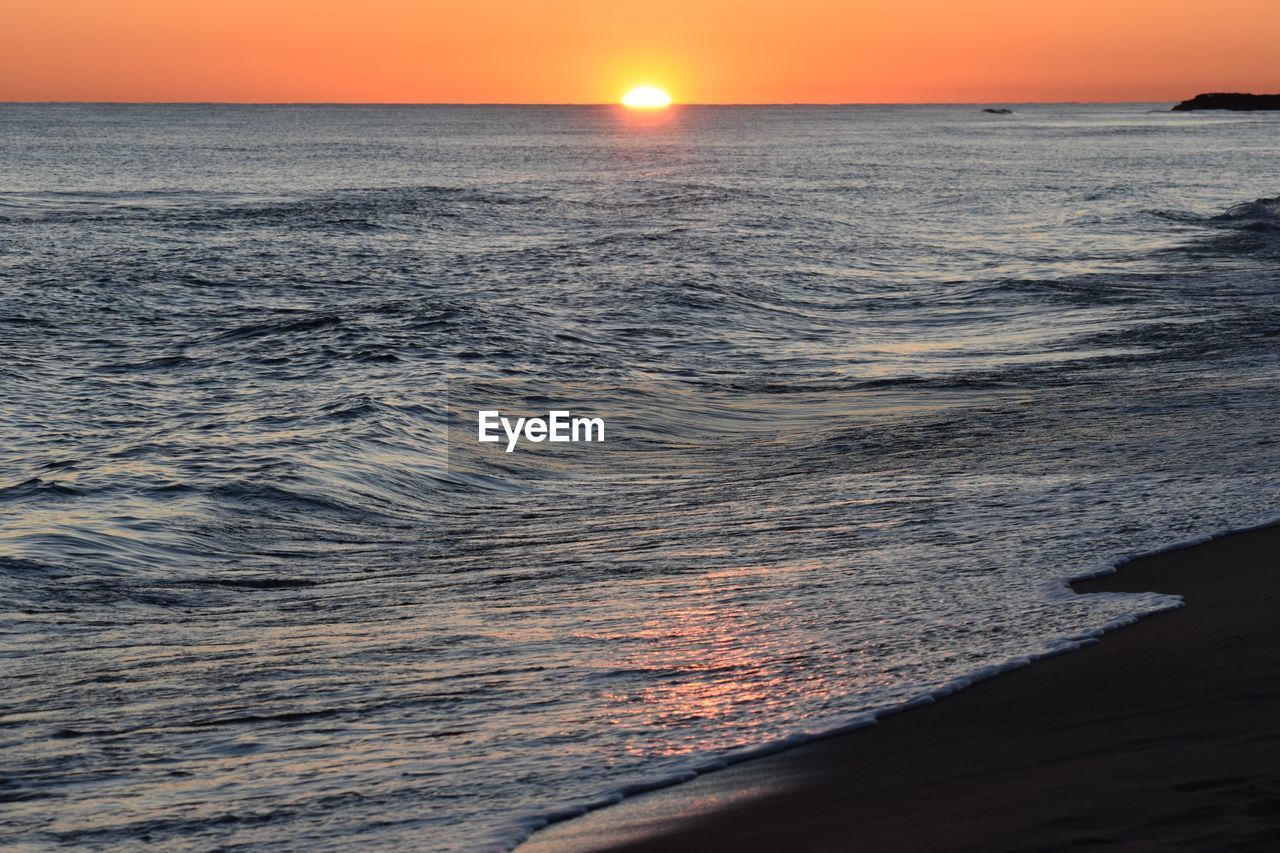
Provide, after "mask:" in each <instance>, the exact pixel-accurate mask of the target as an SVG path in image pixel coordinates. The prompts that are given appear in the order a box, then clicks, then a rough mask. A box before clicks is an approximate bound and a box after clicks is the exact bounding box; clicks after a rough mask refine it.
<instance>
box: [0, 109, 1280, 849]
mask: <svg viewBox="0 0 1280 853" xmlns="http://www.w3.org/2000/svg"><path fill="white" fill-rule="evenodd" d="M1166 108H1167V105H1115V106H1084V105H1082V106H1027V107H1019V108H1017V110H1016V112H1015V114H1014V115H1012V116H993V115H988V114H984V113H981V112H980V111H979V110H978V109H977V108H976V107H969V106H959V107H828V108H821V107H811V108H809V107H741V108H736V107H725V108H717V107H683V108H678V109H674V110H671V111H668V112H667V113H664V114H661V115H658V116H636V115H630V114H626V113H623V112H620V111H619V110H616V109H614V108H610V107H576V108H575V107H545V108H507V107H230V106H145V107H144V106H138V107H134V106H83V105H81V106H75V105H71V106H53V105H36V106H22V105H9V106H0V602H2V604H0V608H2V610H3V613H2V614H0V660H2V662H3V664H2V666H0V679H2V683H3V693H2V694H0V695H2V697H3V698H2V701H0V800H4V807H3V809H0V845H3V846H6V847H12V846H20V845H29V846H32V847H46V846H51V845H59V844H62V845H74V846H84V847H90V848H96V849H109V848H125V847H128V848H135V847H139V846H148V845H149V846H152V847H155V848H157V849H167V850H171V849H209V848H211V847H217V846H237V847H245V848H261V849H267V848H270V849H302V848H306V849H311V850H315V849H335V850H337V849H349V848H350V847H351V846H352V845H380V846H386V847H396V848H403V847H409V848H415V849H430V850H471V849H481V848H506V847H510V846H512V845H514V844H516V843H517V842H518V841H519V840H520V839H521V838H523V837H525V836H526V835H527V834H528V832H530V831H531V830H533V829H534V828H536V827H537V826H538V825H540V824H541V823H543V822H545V821H546V820H548V819H552V818H557V817H563V816H566V815H569V814H572V813H573V812H574V811H575V810H579V809H581V808H584V807H590V806H594V805H600V804H603V803H606V802H608V801H610V800H611V799H616V798H617V797H618V796H620V795H622V794H624V793H627V792H630V791H634V790H639V789H641V788H643V787H645V786H648V785H653V784H658V783H661V782H664V781H672V780H675V779H679V778H683V777H685V776H688V775H689V774H691V773H692V772H696V771H700V770H706V769H710V768H713V767H715V766H716V765H717V763H719V762H723V761H725V760H733V759H735V758H737V757H741V756H743V755H747V754H751V752H752V751H753V750H760V749H762V748H763V749H767V748H770V745H776V744H778V743H779V742H782V743H786V742H794V741H796V740H799V739H803V738H804V737H807V736H810V735H813V734H817V733H823V732H829V731H832V730H835V729H839V728H841V727H848V726H850V725H857V724H858V723H859V721H865V720H866V719H867V718H868V715H869V714H872V713H874V712H875V711H876V710H878V709H883V708H888V707H892V706H895V705H899V704H901V703H904V702H910V701H913V700H916V699H918V698H919V697H922V696H930V695H938V694H942V693H945V692H947V691H948V690H950V689H954V688H955V687H957V686H962V685H963V684H964V683H966V680H968V679H971V678H973V677H978V676H981V675H983V674H985V673H989V672H992V671H995V670H998V669H1001V668H1004V667H1007V666H1010V665H1016V664H1017V663H1019V662H1021V661H1025V660H1026V659H1028V658H1030V657H1034V656H1037V655H1042V654H1047V653H1052V652H1054V651H1057V650H1061V649H1064V648H1070V647H1072V646H1073V645H1075V644H1078V643H1079V642H1080V641H1081V640H1082V638H1087V637H1090V636H1093V635H1096V634H1097V632H1098V631H1100V630H1101V629H1103V628H1105V627H1107V626H1109V625H1114V624H1119V623H1122V622H1124V621H1125V620H1128V619H1131V618H1133V617H1134V616H1135V615H1137V614H1140V613H1145V612H1150V611H1152V610H1155V609H1159V608H1163V607H1168V606H1171V605H1173V604H1176V601H1175V600H1173V599H1171V598H1169V597H1166V596H1162V595H1160V594H1158V591H1153V592H1152V593H1151V594H1143V595H1131V596H1130V595H1100V596H1089V597H1074V596H1072V595H1070V594H1069V593H1068V592H1067V591H1066V590H1065V588H1064V587H1063V585H1062V580H1063V579H1064V578H1066V577H1070V576H1074V575H1080V574H1083V573H1087V572H1090V571H1095V570H1098V569H1099V568H1103V567H1105V566H1107V565H1109V564H1111V563H1113V562H1114V561H1115V560H1117V559H1118V558H1121V557H1123V556H1124V555H1127V554H1133V553H1136V552H1140V551H1144V550H1148V549H1152V548H1155V547H1159V546H1161V545H1164V544H1167V543H1170V542H1174V541H1179V540H1185V539H1188V538H1191V537H1195V536H1198V535H1202V534H1204V533H1207V532H1211V531H1216V530H1221V529H1224V528H1232V527H1239V526H1244V525H1248V524H1252V523H1256V522H1258V521H1260V520H1262V519H1264V518H1266V517H1268V516H1270V515H1272V514H1274V512H1275V511H1276V510H1277V508H1278V507H1280V489H1278V488H1277V475H1276V471H1277V468H1278V466H1277V462H1278V461H1280V444H1277V441H1278V440H1280V428H1278V420H1277V414H1278V413H1280V338H1278V335H1280V200H1277V199H1276V198H1275V197H1276V196H1280V115H1266V114H1202V113H1192V114H1171V113H1168V112H1167V111H1165V110H1166ZM566 400H572V402H573V403H574V406H575V409H582V410H585V411H595V412H603V413H607V414H608V416H609V424H610V429H611V430H613V433H612V434H611V436H610V438H609V440H607V441H606V442H605V443H604V444H602V445H599V446H593V447H590V448H588V447H585V446H577V445H574V446H571V447H568V448H557V450H556V451H555V452H550V451H546V450H544V449H532V448H526V449H522V450H520V451H518V452H516V453H514V454H510V455H506V456H504V455H502V454H500V453H498V454H484V453H475V452H473V451H474V447H472V446H470V445H469V444H468V437H467V434H466V431H465V429H462V430H460V429H455V428H454V427H456V426H457V423H456V422H457V420H458V419H459V418H460V417H462V416H463V415H464V414H465V413H466V412H467V411H469V410H470V409H472V408H476V407H477V406H482V405H485V404H491V403H495V402H496V403H502V402H503V401H508V403H509V404H510V405H511V406H513V407H517V408H518V407H519V406H520V405H531V403H530V401H533V402H535V403H538V404H540V405H543V407H544V408H545V407H546V406H548V405H551V404H553V403H558V402H561V401H566ZM511 401H519V403H518V404H517V403H515V402H511Z"/></svg>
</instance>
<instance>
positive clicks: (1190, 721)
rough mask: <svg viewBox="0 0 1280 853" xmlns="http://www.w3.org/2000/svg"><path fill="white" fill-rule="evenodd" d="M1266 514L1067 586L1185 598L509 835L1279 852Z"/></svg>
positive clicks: (614, 844) (676, 845) (1272, 530)
mask: <svg viewBox="0 0 1280 853" xmlns="http://www.w3.org/2000/svg"><path fill="white" fill-rule="evenodd" d="M1277 569H1280V527H1276V526H1273V527H1269V528H1264V529H1260V530H1253V531H1248V532H1243V533H1237V534H1234V535H1231V536H1227V537H1224V538H1222V539H1218V540H1215V541H1212V542H1209V543H1205V544H1202V545H1197V546H1193V547H1189V548H1186V549H1183V550H1179V551H1174V552H1169V553H1164V554H1160V555H1156V556H1151V557H1144V558H1141V559H1138V560H1135V561H1133V562H1131V563H1128V564H1126V565H1124V566H1122V567H1121V568H1120V570H1119V571H1118V572H1117V573H1115V574H1113V575H1108V576H1106V577H1102V578H1098V579H1095V580H1090V581H1086V582H1081V583H1078V584H1076V585H1075V589H1076V591H1077V592H1079V593H1082V594H1086V593H1105V592H1138V591H1159V592H1166V593H1175V594H1178V595H1181V596H1183V598H1184V600H1185V602H1186V606H1185V607H1182V608H1180V609H1177V610H1172V611H1168V612H1165V613H1161V614H1157V615H1155V616H1152V617H1149V618H1147V619H1144V620H1142V621H1140V622H1138V623H1136V624H1134V625H1132V626H1130V627H1127V628H1124V629H1121V630H1119V631H1116V632H1114V633H1111V634H1108V635H1106V636H1104V637H1103V638H1102V639H1101V641H1100V642H1098V643H1097V644H1094V645H1091V646H1088V647H1086V648H1084V649H1081V650H1080V651H1078V652H1074V653H1071V654H1066V655H1062V656H1058V657H1054V658H1050V659H1047V660H1043V661H1041V662H1038V663H1036V664H1034V665H1032V666H1029V667H1026V668H1023V669H1020V670H1016V671H1014V672H1011V673H1008V674H1005V675H1002V676H999V677H997V678H994V679H991V680H989V681H985V682H982V683H979V684H977V685H975V686H973V687H971V688H970V689H968V690H965V691H962V692H961V693H959V694H956V695H955V696H953V697H950V698H948V699H945V700H943V701H941V702H939V703H937V704H935V705H930V706H926V707H922V708H918V709H915V710H911V711H907V712H904V713H901V714H898V715H894V716H890V717H887V718H885V719H883V720H882V721H881V722H880V723H879V724H878V725H876V726H874V727H872V728H870V729H867V730H864V731H859V732H854V733H852V734H848V735H843V736H840V737H836V738H832V739H828V740H824V741H820V742H816V743H813V744H809V745H807V746H804V747H801V748H798V749H794V750H791V751H788V752H784V753H780V754H777V755H774V756H771V757H768V758H764V759H761V760H758V761H754V762H748V763H745V764H742V765H738V766H736V767H732V768H729V769H728V770H725V771H722V772H719V773H713V774H709V775H707V776H703V777H700V778H698V779H695V780H694V781H692V782H689V783H687V784H684V785H680V786H676V787H674V788H668V789H664V790H661V791H657V792H654V793H651V794H646V795H643V796H640V797H636V798H634V799H630V800H625V801H623V802H622V803H621V804H619V805H617V806H613V807H610V808H606V809H603V810H600V811H597V812H593V813H591V814H588V815H586V816H585V817H582V818H579V819H575V820H571V821H567V822H565V823H560V824H556V825H553V826H551V827H549V828H548V829H546V830H544V831H542V832H540V833H538V834H535V835H534V836H533V837H532V838H531V839H530V840H529V842H527V843H526V844H525V845H524V846H523V847H521V848H520V849H521V850H523V851H526V853H535V851H557V853H565V851H583V850H618V851H622V850H626V851H641V850H655V851H656V850H662V851H672V850H779V849H804V850H860V851H873V850H875V851H878V850H885V851H889V850H892V851H902V850H912V851H927V850H948V851H961V850H975V851H977V850H981V851H992V850H1019V851H1032V850H1034V851H1041V850H1064V849H1073V850H1076V849H1092V848H1102V849H1110V850H1117V849H1123V850H1134V849H1142V850H1217V851H1226V850H1275V849H1280V675H1278V674H1280V619H1277V610H1278V609H1280V578H1278V577H1277V575H1276V570H1277Z"/></svg>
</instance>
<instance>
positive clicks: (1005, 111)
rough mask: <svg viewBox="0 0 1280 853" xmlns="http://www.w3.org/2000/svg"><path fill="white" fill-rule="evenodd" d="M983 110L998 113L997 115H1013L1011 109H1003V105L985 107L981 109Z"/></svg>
mask: <svg viewBox="0 0 1280 853" xmlns="http://www.w3.org/2000/svg"><path fill="white" fill-rule="evenodd" d="M983 112H984V113H995V114H996V115H998V116H1011V115H1013V110H1010V109H1005V108H1004V107H987V108H986V109H984V110H983Z"/></svg>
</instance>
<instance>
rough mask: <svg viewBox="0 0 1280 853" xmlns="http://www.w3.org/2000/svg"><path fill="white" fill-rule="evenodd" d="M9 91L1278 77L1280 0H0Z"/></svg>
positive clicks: (502, 95)
mask: <svg viewBox="0 0 1280 853" xmlns="http://www.w3.org/2000/svg"><path fill="white" fill-rule="evenodd" d="M2 5H3V7H4V10H3V13H2V15H0V17H2V18H3V23H2V25H0V100H19V101H44V100H51V101H52V100H77V101H80V100H83V101H268V102H280V101H287V102H304V101H361V102H368V101H375V102H376V101H382V102H500V103H518V102H532V103H547V102H552V103H574V102H587V103H598V102H605V101H607V102H612V101H616V100H618V98H619V97H620V96H621V95H622V93H623V92H624V91H625V90H626V89H627V88H628V87H630V86H631V85H634V84H637V83H645V82H648V83H655V84H657V85H660V86H663V87H664V88H667V89H668V90H669V91H670V92H671V93H672V95H674V96H675V98H676V99H677V100H678V101H683V102H686V103H702V102H706V103H752V102H756V103H759V102H765V103H771V102H772V103H777V102H912V101H982V102H986V101H1010V102H1012V101H1034V100H1046V101H1053V100H1107V101H1117V100H1157V101H1159V100H1163V101H1169V100H1178V99H1181V98H1183V97H1189V96H1190V95H1193V94H1195V93H1196V92H1204V91H1216V90H1246V91H1249V90H1252V91H1280V0H1215V2H1212V3H1206V2H1204V0H973V2H962V0H784V2H775V0H630V2H619V0H2Z"/></svg>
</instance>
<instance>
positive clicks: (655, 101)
mask: <svg viewBox="0 0 1280 853" xmlns="http://www.w3.org/2000/svg"><path fill="white" fill-rule="evenodd" d="M622 105H623V106H625V107H630V108H631V109H633V110H660V109H662V108H663V107H669V106H671V96H670V95H668V94H667V93H666V92H664V91H662V90H661V89H659V88H658V87H657V86H636V87H635V88H634V89H632V90H631V91H630V92H627V94H625V95H623V96H622Z"/></svg>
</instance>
